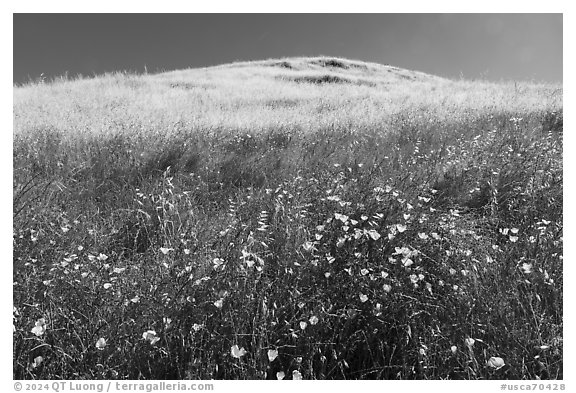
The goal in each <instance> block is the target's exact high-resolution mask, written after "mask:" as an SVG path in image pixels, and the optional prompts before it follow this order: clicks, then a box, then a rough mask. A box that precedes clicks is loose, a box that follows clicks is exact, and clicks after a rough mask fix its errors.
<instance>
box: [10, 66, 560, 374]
mask: <svg viewBox="0 0 576 393" xmlns="http://www.w3.org/2000/svg"><path fill="white" fill-rule="evenodd" d="M310 61H314V59H291V60H290V61H289V62H288V61H287V60H286V61H284V63H287V64H290V65H291V66H294V67H295V68H296V67H297V68H298V71H296V70H290V71H289V72H291V73H294V74H293V75H292V74H290V75H292V76H293V77H296V78H304V79H302V81H303V82H306V83H300V84H295V83H288V82H287V81H286V80H285V79H282V78H285V74H283V73H285V72H287V71H286V70H283V69H282V68H288V67H284V66H280V67H275V68H273V67H269V66H267V65H266V64H267V63H266V64H261V63H254V64H245V65H244V66H243V67H234V66H230V67H216V68H213V69H208V70H188V71H178V72H173V73H165V74H160V75H146V76H137V75H129V74H113V75H105V76H102V77H98V78H95V79H81V80H75V81H71V80H62V81H58V82H53V83H42V84H29V85H25V86H21V87H17V88H15V89H14V116H15V120H14V123H15V131H14V157H13V160H14V239H13V244H14V252H13V268H14V272H13V282H14V284H13V285H14V286H13V302H14V309H13V311H14V313H13V325H14V332H13V343H14V349H13V376H14V378H15V379H212V378H215V379H506V378H510V379H562V378H563V368H562V364H563V363H562V356H563V336H562V329H563V309H562V299H563V274H562V272H563V271H562V263H563V211H562V203H563V194H562V191H563V171H562V146H563V145H562V144H563V140H562V127H563V124H562V98H561V95H560V96H559V95H558V94H557V93H558V87H557V86H546V85H534V84H526V85H525V86H522V89H520V90H518V89H516V88H515V86H514V85H511V84H507V83H500V84H496V83H488V82H482V81H476V82H470V81H449V80H444V79H441V78H436V77H432V76H425V75H420V74H419V77H418V78H416V79H414V80H412V81H400V82H398V79H395V78H396V77H395V76H394V75H393V74H392V73H389V72H387V70H388V68H387V67H384V66H382V68H381V69H380V68H378V67H376V66H374V65H370V67H367V68H366V69H363V68H359V67H350V69H346V67H341V66H340V65H339V64H340V63H337V62H336V63H332V62H331V61H330V60H328V61H325V62H324V63H323V64H324V65H325V66H329V67H332V68H340V70H339V71H338V72H344V73H345V72H354V74H353V75H352V74H350V76H349V77H346V78H349V80H356V79H355V78H362V79H363V80H366V81H369V82H371V83H373V84H374V85H373V86H372V87H371V86H368V85H362V86H358V85H357V84H354V83H343V82H342V81H343V80H347V79H345V77H344V76H339V77H337V78H336V77H334V78H336V79H334V80H332V79H331V77H330V78H327V79H326V80H325V81H324V79H322V78H324V77H323V76H320V77H318V78H320V79H318V80H321V81H323V82H326V83H324V85H323V86H322V88H320V87H318V86H316V84H318V83H320V84H322V83H323V82H315V80H311V81H310V80H308V79H306V78H307V77H306V76H298V75H300V74H297V73H300V72H311V70H306V69H305V65H306V62H310ZM339 61H340V60H339ZM341 64H348V63H345V62H343V63H341ZM403 72H404V73H410V72H409V71H405V70H404V71H403ZM339 75H340V74H339ZM186 78H188V79H189V80H191V81H193V80H200V79H206V80H207V81H209V82H210V83H211V84H213V88H211V89H208V90H207V89H195V88H188V85H185V86H184V85H182V84H181V83H182V82H181V81H183V80H186ZM176 81H180V82H176ZM191 83H192V82H191ZM381 83H389V85H388V86H389V88H387V89H386V90H382V89H379V88H378V87H377V85H378V86H379V85H380V84H381ZM176 86H177V87H178V88H174V87H176ZM183 86H184V87H183ZM182 87H183V88H182ZM519 91H520V92H522V93H521V94H519V93H518V92H519Z"/></svg>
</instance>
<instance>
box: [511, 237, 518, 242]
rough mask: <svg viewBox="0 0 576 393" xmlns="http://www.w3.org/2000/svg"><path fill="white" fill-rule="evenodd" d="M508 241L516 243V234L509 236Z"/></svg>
mask: <svg viewBox="0 0 576 393" xmlns="http://www.w3.org/2000/svg"><path fill="white" fill-rule="evenodd" d="M510 241H511V242H512V243H516V242H517V241H518V236H510Z"/></svg>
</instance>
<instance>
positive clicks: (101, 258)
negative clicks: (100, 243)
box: [88, 253, 108, 262]
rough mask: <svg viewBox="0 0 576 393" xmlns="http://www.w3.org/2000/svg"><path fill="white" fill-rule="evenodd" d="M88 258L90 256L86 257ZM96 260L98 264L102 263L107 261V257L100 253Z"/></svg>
mask: <svg viewBox="0 0 576 393" xmlns="http://www.w3.org/2000/svg"><path fill="white" fill-rule="evenodd" d="M88 258H90V256H88ZM96 259H98V260H99V261H100V262H104V261H105V260H107V259H108V255H106V254H102V253H100V254H98V256H97V257H96Z"/></svg>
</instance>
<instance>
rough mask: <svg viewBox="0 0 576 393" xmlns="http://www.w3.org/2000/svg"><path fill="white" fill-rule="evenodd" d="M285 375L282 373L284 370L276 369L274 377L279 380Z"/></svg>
mask: <svg viewBox="0 0 576 393" xmlns="http://www.w3.org/2000/svg"><path fill="white" fill-rule="evenodd" d="M285 377H286V374H284V371H278V372H277V373H276V379H277V380H279V381H281V380H283V379H284V378H285Z"/></svg>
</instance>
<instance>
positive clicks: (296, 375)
mask: <svg viewBox="0 0 576 393" xmlns="http://www.w3.org/2000/svg"><path fill="white" fill-rule="evenodd" d="M292 379H293V380H294V381H300V380H302V374H300V371H298V370H294V371H292Z"/></svg>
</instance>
